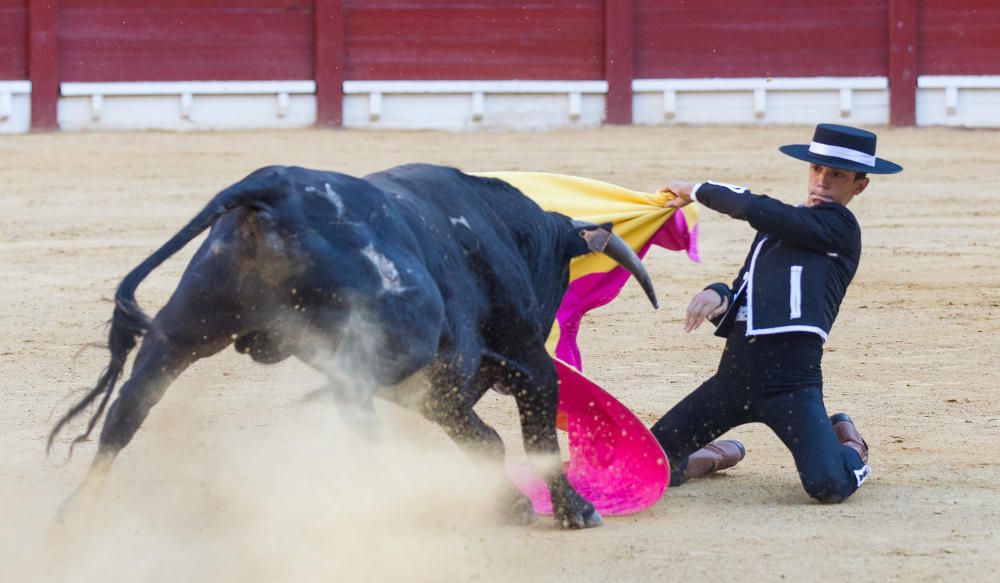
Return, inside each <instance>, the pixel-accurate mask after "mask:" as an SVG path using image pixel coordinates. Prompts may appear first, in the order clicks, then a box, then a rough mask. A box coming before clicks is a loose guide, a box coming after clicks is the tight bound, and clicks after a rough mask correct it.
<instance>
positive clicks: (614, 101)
mask: <svg viewBox="0 0 1000 583" xmlns="http://www.w3.org/2000/svg"><path fill="white" fill-rule="evenodd" d="M634 17H635V3H634V2H633V0H605V2H604V38H605V41H604V78H605V79H607V80H608V95H607V98H606V101H605V108H606V114H605V118H606V121H607V122H608V123H611V124H630V123H632V78H633V70H634V67H635V54H634V47H635V18H634Z"/></svg>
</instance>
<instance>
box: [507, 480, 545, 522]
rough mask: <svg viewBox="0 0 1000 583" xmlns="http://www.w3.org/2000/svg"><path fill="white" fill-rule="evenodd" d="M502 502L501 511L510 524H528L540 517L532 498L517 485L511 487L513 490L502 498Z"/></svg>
mask: <svg viewBox="0 0 1000 583" xmlns="http://www.w3.org/2000/svg"><path fill="white" fill-rule="evenodd" d="M500 503H501V507H500V513H501V515H502V516H503V519H504V522H506V523H508V524H515V525H519V526H526V525H529V524H531V523H533V522H535V521H536V520H537V519H538V515H536V514H535V509H534V507H533V506H532V505H531V500H529V499H528V497H527V496H525V495H524V494H522V493H521V491H520V490H518V489H517V488H516V487H511V491H510V492H508V493H507V494H506V495H504V496H503V497H502V498H501V500H500Z"/></svg>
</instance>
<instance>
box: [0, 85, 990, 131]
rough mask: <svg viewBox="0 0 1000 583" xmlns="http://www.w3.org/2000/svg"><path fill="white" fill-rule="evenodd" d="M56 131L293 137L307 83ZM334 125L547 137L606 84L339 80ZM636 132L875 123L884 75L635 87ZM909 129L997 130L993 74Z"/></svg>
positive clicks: (235, 91) (63, 110) (95, 98)
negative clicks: (339, 114)
mask: <svg viewBox="0 0 1000 583" xmlns="http://www.w3.org/2000/svg"><path fill="white" fill-rule="evenodd" d="M61 92H62V96H61V97H60V99H59V103H58V106H57V109H58V111H57V114H58V123H59V127H60V128H61V129H63V130H67V131H87V130H168V131H187V130H215V129H218V130H225V129H256V128H302V127H310V126H313V125H315V123H316V97H315V83H314V82H313V81H308V80H307V81H262V82H249V81H218V82H204V81H201V82H180V83H173V82H170V83H168V82H159V83H158V82H152V83H63V84H62V86H61ZM344 93H345V95H344V126H345V127H349V128H372V129H438V130H442V129H443V130H452V131H474V130H481V129H504V130H547V129H554V128H563V127H596V126H599V125H601V124H602V123H604V120H605V111H604V108H605V98H606V94H607V83H606V82H604V81H364V82H359V81H347V82H345V83H344ZM30 94H31V84H30V83H29V82H27V81H0V134H8V133H23V132H27V131H30V124H31V99H30ZM632 103H633V120H634V121H633V123H634V124H636V125H667V126H669V125H675V124H688V125H732V124H740V125H762V126H764V125H782V124H803V125H811V124H814V123H816V122H818V121H832V122H837V121H840V122H843V123H847V124H856V125H884V124H887V123H888V121H889V90H888V88H887V81H886V79H885V78H884V77H810V78H777V79H762V78H749V79H637V80H635V81H633V101H632ZM916 106H917V109H916V123H917V125H918V126H933V125H943V126H965V127H1000V76H921V77H920V78H919V79H918V88H917V95H916Z"/></svg>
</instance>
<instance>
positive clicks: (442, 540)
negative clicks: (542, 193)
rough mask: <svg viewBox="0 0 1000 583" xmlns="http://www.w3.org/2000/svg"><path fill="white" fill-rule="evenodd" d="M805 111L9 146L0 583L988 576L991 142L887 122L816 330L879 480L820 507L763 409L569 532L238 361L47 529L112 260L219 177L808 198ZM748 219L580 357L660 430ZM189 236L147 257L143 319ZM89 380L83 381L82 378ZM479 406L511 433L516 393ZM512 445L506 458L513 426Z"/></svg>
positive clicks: (409, 433) (600, 314)
mask: <svg viewBox="0 0 1000 583" xmlns="http://www.w3.org/2000/svg"><path fill="white" fill-rule="evenodd" d="M810 132H811V128H774V129H767V130H762V129H756V128H743V129H706V128H672V129H666V128H659V129H648V128H647V129H642V128H607V129H601V130H594V131H561V132H552V133H535V134H507V133H477V134H452V133H400V132H377V133H376V132H358V131H335V132H334V131H318V130H309V131H289V132H253V133H210V134H159V133H132V134H82V135H57V134H53V135H30V136H14V137H11V136H7V137H0V272H2V274H3V277H2V278H0V302H2V305H3V306H4V307H3V309H2V310H0V330H2V336H0V388H2V395H3V400H2V402H0V444H2V449H0V451H2V456H0V564H2V565H4V566H3V568H2V569H0V580H4V581H23V580H29V579H34V580H82V581H96V580H101V581H108V580H111V581H124V580H147V581H176V580H188V581H191V580H215V581H235V580H243V581H275V580H286V581H288V580H302V581H306V580H325V581H332V580H337V581H352V580H387V579H389V578H390V577H398V578H400V579H398V580H405V581H468V580H487V581H495V580H498V581H503V580H509V581H525V580H538V581H543V580H544V581H550V580H565V581H574V582H583V581H612V580H617V581H662V580H675V581H679V580H691V579H703V580H734V581H735V580H761V579H764V580H779V579H786V580H814V579H819V580H841V581H842V580H845V579H847V578H850V579H852V580H880V581H884V580H905V581H925V580H927V581H936V580H944V579H948V580H966V581H972V580H979V581H988V580H996V579H995V578H996V572H997V570H998V569H1000V487H998V483H1000V447H998V445H1000V391H998V390H997V389H998V380H1000V378H998V377H1000V374H998V372H1000V364H998V360H1000V349H998V346H1000V239H998V233H1000V196H998V194H997V192H996V188H995V187H994V182H995V178H996V175H995V170H996V164H997V160H998V159H1000V132H989V131H959V130H945V129H922V130H916V129H902V130H891V131H890V130H882V131H881V133H880V138H879V153H880V154H881V155H883V156H885V157H887V158H889V159H891V160H894V161H896V162H899V163H901V164H902V165H903V166H904V167H906V172H904V173H903V174H901V175H898V176H890V177H874V179H873V181H872V184H871V186H870V187H869V189H868V191H867V192H866V193H865V194H864V195H863V196H861V197H860V198H858V199H857V200H856V201H855V202H854V203H853V204H852V210H854V211H855V213H856V214H857V215H858V217H859V219H860V221H861V223H862V225H863V228H864V237H865V252H864V257H863V259H862V263H861V268H860V270H859V272H858V275H857V277H856V279H855V282H854V284H853V285H852V287H851V289H850V291H849V293H848V296H847V298H846V300H845V305H844V307H843V309H842V311H841V317H840V319H839V320H838V322H837V325H836V327H835V328H834V331H833V334H832V336H831V339H830V342H829V343H828V345H827V355H826V359H825V363H824V364H825V366H824V368H825V378H826V399H827V405H828V407H829V409H830V410H831V412H832V411H835V410H846V411H848V412H850V413H851V414H852V416H853V417H854V419H855V420H856V422H857V423H858V425H859V427H860V429H861V431H862V432H863V434H864V436H865V438H866V439H867V441H868V443H869V444H870V445H871V450H872V453H871V456H872V458H871V464H872V467H873V470H874V474H873V477H872V479H871V480H870V481H869V482H868V483H867V484H866V485H865V487H864V488H863V489H862V490H861V491H859V492H858V493H857V494H856V495H855V496H854V497H853V498H851V499H850V501H849V502H847V503H845V504H842V505H836V506H823V505H818V504H816V503H813V502H812V501H811V500H810V499H809V498H808V497H807V496H806V494H805V493H804V492H803V491H802V488H801V487H800V485H799V483H798V479H797V477H796V474H795V470H794V467H793V465H792V460H791V457H790V455H789V454H788V453H787V452H786V451H785V450H784V448H783V447H782V445H781V444H780V442H779V441H778V440H777V439H776V438H775V437H774V436H773V435H771V434H770V432H769V431H768V430H767V429H766V428H763V427H759V426H746V427H742V428H738V429H737V430H734V431H733V432H731V433H730V434H729V436H730V437H738V438H739V439H741V440H743V441H744V443H746V445H747V449H748V456H747V459H746V461H745V462H744V463H743V464H741V465H740V466H739V467H737V468H736V469H734V470H732V471H730V472H727V473H725V474H723V475H720V476H718V477H716V478H712V479H707V480H703V481H701V482H695V483H691V484H689V485H687V486H685V487H683V488H680V489H677V490H671V491H668V492H667V494H666V496H665V497H664V498H663V500H661V501H660V502H659V503H658V504H657V505H656V506H654V507H653V508H651V509H649V510H647V511H645V512H643V513H641V514H638V515H635V516H628V517H618V518H615V517H611V518H607V519H606V523H605V525H604V526H603V527H602V528H598V529H594V530H589V531H585V532H564V531H562V530H558V529H556V528H555V527H554V526H553V524H552V521H551V520H545V519H543V520H540V521H539V522H538V523H537V524H536V525H534V526H531V527H527V528H519V527H511V526H502V525H499V524H498V522H497V520H496V518H495V516H494V515H493V514H492V513H491V512H490V511H489V508H490V496H491V489H490V487H489V485H488V484H489V483H490V482H489V476H488V473H487V472H486V471H485V470H482V469H479V468H477V467H476V466H474V465H473V464H470V463H469V461H468V460H467V459H466V458H465V457H464V456H463V455H462V454H461V453H460V452H459V451H458V450H457V448H455V447H454V446H453V445H451V443H450V442H449V441H448V440H447V439H446V438H444V436H443V434H442V433H441V432H440V431H439V430H438V429H437V428H435V427H433V426H431V425H430V424H428V423H427V422H425V421H423V420H422V419H420V418H418V417H416V416H414V415H413V414H411V413H408V412H403V411H401V410H399V409H397V408H396V407H394V406H390V405H385V406H380V411H381V412H382V413H383V416H384V417H385V419H386V421H387V424H388V429H389V436H390V437H389V439H387V440H386V442H385V443H383V444H381V445H366V444H361V443H358V442H357V440H356V439H354V438H353V437H352V436H350V435H345V434H344V431H343V429H342V427H341V426H340V422H339V419H338V417H337V414H336V412H335V411H334V410H333V407H332V405H330V404H328V403H315V404H309V405H302V404H300V403H299V402H298V401H299V398H300V397H301V396H302V395H304V394H305V393H306V392H308V391H309V390H311V389H314V388H317V387H318V385H319V379H318V378H317V377H316V375H315V374H314V373H312V372H310V371H308V370H307V369H306V368H305V367H304V366H302V365H300V364H298V363H294V362H286V363H282V364H281V365H278V366H274V367H264V366H261V365H256V364H254V363H252V362H250V360H249V359H247V358H245V357H240V356H239V355H237V354H236V353H235V352H234V351H232V350H228V351H226V352H224V353H222V354H220V355H218V356H216V357H214V358H212V359H209V360H206V361H202V362H200V363H198V364H197V365H196V366H194V367H193V368H192V369H191V370H189V371H188V372H187V373H186V374H185V376H184V377H182V378H181V380H179V381H178V382H177V383H175V385H174V386H173V387H172V388H171V390H170V392H169V393H168V394H167V396H166V398H165V399H164V400H163V402H162V403H161V404H160V405H159V406H158V407H157V408H156V409H154V411H153V413H152V415H151V416H150V418H149V419H148V421H147V423H146V424H145V425H144V426H143V428H142V429H141V430H140V432H139V433H138V435H137V437H136V439H135V440H134V441H133V443H132V444H131V445H130V446H129V447H128V448H127V449H126V450H125V451H124V453H123V454H122V456H121V457H120V458H119V460H118V463H117V465H116V466H115V467H114V469H113V471H112V474H111V477H110V478H109V481H108V483H107V488H106V490H105V492H104V495H103V498H102V500H101V503H100V505H99V507H98V508H94V509H92V512H91V513H90V515H89V516H88V517H87V519H86V520H83V521H78V522H76V523H74V524H71V525H69V526H66V527H64V528H62V529H50V528H49V527H50V524H51V523H52V518H53V517H54V515H55V512H56V509H57V508H58V506H59V504H60V502H61V501H62V500H63V499H65V497H66V496H67V495H69V493H70V492H71V491H72V490H73V489H74V488H75V486H76V485H77V484H78V483H79V480H80V479H81V478H82V477H83V475H84V472H85V469H86V467H87V464H88V463H89V461H90V458H91V457H92V455H93V451H94V447H95V442H88V443H85V444H82V445H81V446H79V447H78V448H77V451H76V455H75V457H73V458H72V460H71V461H69V462H68V463H65V464H64V463H63V460H64V459H65V457H66V453H67V446H68V443H69V441H70V439H71V438H72V437H73V436H75V435H76V434H77V432H78V431H79V430H80V429H81V428H82V422H78V423H75V424H74V426H73V427H72V428H70V431H68V432H65V433H64V434H63V435H62V436H61V437H60V439H59V440H58V442H57V444H56V447H55V448H54V451H53V455H52V456H51V458H48V459H47V458H46V457H45V451H44V450H45V447H44V446H45V437H46V435H47V433H48V431H49V429H50V428H51V425H52V423H53V421H54V419H56V418H57V416H58V415H59V414H61V413H62V412H63V411H65V409H66V407H67V406H68V404H69V403H70V402H71V401H72V399H75V398H77V397H78V395H79V392H78V391H79V390H81V389H83V388H85V387H87V386H88V385H89V384H90V383H92V382H93V381H94V380H96V378H97V376H98V374H99V373H100V371H101V369H102V368H103V367H104V366H105V364H106V362H107V357H106V352H105V351H104V350H103V349H99V348H91V349H84V350H81V349H82V348H83V347H85V346H86V345H87V344H88V343H91V342H100V341H103V340H104V335H105V332H104V328H103V323H104V322H105V320H107V318H108V317H109V316H110V314H111V304H110V302H109V299H108V298H110V297H111V295H112V294H113V291H114V288H115V286H116V285H117V283H118V281H119V279H120V278H121V277H122V276H123V275H124V274H125V273H126V272H127V271H129V270H130V269H131V268H132V267H133V266H135V265H136V264H137V263H138V262H139V261H141V260H142V259H143V258H145V257H146V256H147V255H148V254H149V253H150V252H152V251H153V250H154V249H155V248H156V247H158V246H159V245H160V244H162V243H163V242H164V241H165V240H166V239H167V238H168V237H169V236H170V235H171V234H173V233H174V232H175V231H176V230H177V229H178V228H179V227H180V226H182V225H183V224H184V223H185V222H186V221H187V220H188V219H189V218H190V217H191V216H192V215H193V214H194V213H195V212H196V211H197V210H198V209H200V208H201V206H202V205H203V204H204V203H205V202H206V201H207V200H208V199H209V198H210V197H211V196H212V195H213V194H214V193H215V192H216V191H218V190H219V189H221V188H222V187H224V186H226V185H228V184H230V183H232V182H234V181H236V180H237V179H239V178H241V177H242V176H244V175H245V174H246V173H248V172H249V171H251V170H253V169H254V168H256V167H258V166H262V165H265V164H272V163H287V164H300V165H304V166H312V167H318V168H326V169H335V170H339V171H343V172H348V173H352V174H362V173H366V172H370V171H374V170H378V169H382V168H385V167H388V166H391V165H394V164H397V163H403V162H411V161H428V162H438V163H446V164H452V165H456V166H459V167H461V168H464V169H467V170H499V169H510V170H544V171H552V172H562V173H569V174H578V175H583V176H588V177H592V178H597V179H603V180H607V181H610V182H614V183H618V184H621V185H623V186H628V187H631V188H634V189H638V190H654V189H656V188H658V187H660V186H662V185H664V184H666V182H667V181H668V180H670V179H673V178H690V179H706V178H714V179H717V180H723V181H726V182H731V183H738V184H746V185H749V186H751V187H752V188H753V189H754V190H755V191H758V192H768V193H773V194H774V195H776V196H778V197H779V198H782V199H784V200H786V201H789V202H799V201H800V200H802V199H804V187H805V177H806V168H805V165H804V164H802V163H800V162H797V161H794V160H792V159H790V158H786V157H784V156H781V155H780V154H779V153H778V152H777V151H776V148H777V147H778V146H779V145H781V144H784V143H791V142H801V141H803V140H808V138H809V136H810ZM751 236H752V231H751V230H750V228H749V227H748V226H746V225H745V224H744V223H740V222H737V221H733V220H731V219H728V218H726V217H722V216H721V215H716V214H714V213H712V212H711V211H708V210H705V209H702V239H701V249H702V255H703V259H704V262H703V263H702V264H700V265H698V264H693V263H691V262H689V261H688V260H687V259H686V257H684V256H683V255H681V254H678V253H671V252H667V251H664V250H657V251H654V252H653V253H652V254H651V255H650V257H649V258H648V260H647V265H648V266H649V268H650V271H651V273H652V274H653V277H654V281H655V282H656V284H657V286H658V291H659V294H660V297H661V303H662V305H663V307H662V309H661V310H660V311H659V312H653V311H651V310H650V309H649V307H648V305H647V304H645V301H644V299H643V298H642V297H641V294H640V292H639V290H638V286H636V285H635V284H634V283H630V284H629V285H628V286H626V289H625V292H624V293H623V295H622V297H621V298H620V299H619V301H617V302H616V303H614V304H613V305H611V306H608V307H607V308H604V309H602V310H599V311H597V312H595V313H593V314H592V315H591V316H590V317H589V318H588V319H587V320H585V322H584V330H583V332H582V346H583V350H584V367H585V370H586V371H587V372H588V373H589V374H590V376H592V377H593V378H594V379H595V380H597V381H598V382H600V383H601V384H602V385H603V386H604V387H606V388H607V389H608V390H610V391H611V392H612V393H614V394H615V395H617V396H618V397H619V398H620V399H621V400H622V401H623V402H624V403H625V404H627V405H628V406H629V407H631V408H632V409H633V410H634V411H635V412H636V413H637V414H638V415H639V416H640V417H641V418H642V419H643V420H644V421H647V422H649V423H652V422H653V421H654V420H655V419H657V418H658V416H659V415H660V414H662V413H663V412H664V411H665V410H666V409H667V408H668V407H670V406H671V405H672V404H673V403H675V402H677V401H678V400H679V399H680V398H681V397H683V396H684V395H685V394H686V393H687V392H688V391H690V390H692V389H693V388H694V387H695V386H696V385H697V384H698V383H700V382H701V380H703V379H704V378H706V377H707V376H708V375H709V374H711V373H712V371H713V370H714V365H715V364H716V362H717V359H718V356H719V352H720V350H721V347H722V343H721V340H719V339H717V338H715V337H713V336H712V335H711V333H710V332H709V330H708V329H705V328H702V329H699V330H697V331H696V332H694V333H692V334H690V335H686V334H685V333H684V332H683V330H682V329H681V316H682V314H683V310H684V307H685V306H686V305H687V302H688V299H689V297H690V295H691V294H692V293H694V292H696V291H698V290H700V289H701V287H702V286H703V285H704V284H705V283H708V282H710V281H716V280H720V279H725V280H728V279H730V278H731V277H732V275H733V274H735V272H736V270H737V269H738V267H739V264H740V262H741V261H742V259H743V257H744V254H745V252H746V249H747V247H748V245H749V242H750V238H751ZM194 248H195V245H191V246H189V248H188V249H186V250H185V251H184V252H183V253H181V254H180V255H179V256H178V257H176V258H174V259H172V260H171V261H169V262H168V263H167V264H165V265H164V266H163V267H162V268H160V270H158V271H157V272H155V273H154V275H153V276H152V277H150V278H149V279H148V280H147V281H146V283H145V284H144V285H143V286H142V287H141V288H140V290H139V292H140V293H139V300H140V303H141V304H142V305H144V306H145V307H146V309H147V311H149V312H151V313H152V312H155V310H156V309H158V307H159V306H160V305H162V303H163V301H164V300H165V299H166V297H167V295H168V294H169V293H170V292H171V290H172V289H173V286H174V285H175V283H176V281H177V278H178V276H179V275H180V272H181V270H182V269H183V267H184V265H185V263H186V260H187V259H188V258H189V257H190V255H191V253H192V252H193V250H194ZM74 391H76V392H74ZM480 410H481V412H482V413H483V414H484V416H486V417H487V418H488V419H489V420H490V421H491V422H492V423H493V424H494V425H495V426H496V427H497V428H498V429H499V430H500V431H501V433H502V434H503V436H504V438H505V440H506V441H507V442H508V444H516V443H517V442H519V439H520V438H519V432H518V430H517V429H516V424H515V419H516V417H515V414H514V405H513V401H512V400H507V399H505V398H502V397H499V396H494V395H489V396H488V397H487V398H486V399H484V402H483V403H482V404H481V406H480ZM511 449H516V445H512V446H511Z"/></svg>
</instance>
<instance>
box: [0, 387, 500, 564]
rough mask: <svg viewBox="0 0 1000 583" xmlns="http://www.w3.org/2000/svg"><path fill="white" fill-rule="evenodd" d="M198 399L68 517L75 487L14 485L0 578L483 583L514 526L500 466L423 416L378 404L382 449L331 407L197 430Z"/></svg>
mask: <svg viewBox="0 0 1000 583" xmlns="http://www.w3.org/2000/svg"><path fill="white" fill-rule="evenodd" d="M195 390H196V389H195V388H193V387H190V386H188V387H182V388H181V389H180V391H179V393H180V396H179V398H178V399H175V400H174V403H173V404H172V405H170V404H168V405H167V406H166V407H165V409H166V410H158V409H154V411H153V413H152V414H151V416H150V419H149V420H148V421H149V422H148V423H147V424H146V426H144V428H143V429H142V430H140V432H139V434H138V436H137V438H136V440H135V441H134V442H133V443H132V445H130V446H129V447H128V448H126V449H125V450H124V452H123V454H122V455H121V456H120V458H119V460H118V463H116V465H115V467H113V468H112V471H111V473H110V475H109V477H108V480H107V481H106V483H105V484H104V487H103V489H102V491H101V492H100V495H99V496H97V497H96V499H94V500H89V501H84V502H78V503H76V504H75V505H73V506H71V508H72V512H69V513H68V514H67V515H66V516H67V517H66V518H65V519H64V520H63V521H62V522H57V521H55V520H54V519H55V517H56V515H57V509H58V508H59V505H60V504H61V503H62V500H63V499H64V498H65V497H66V496H67V495H68V494H69V490H64V491H63V490H58V489H55V488H53V489H51V490H46V491H43V492H40V491H37V489H36V490H30V489H27V488H24V487H22V486H18V484H17V481H16V480H4V479H3V478H0V515H2V516H3V521H2V524H0V564H3V565H4V566H5V567H4V569H3V571H4V572H5V573H6V574H5V575H3V576H0V579H3V580H10V581H26V580H62V581H68V580H79V581H90V580H101V581H124V580H144V581H166V580H170V581H176V580H189V581H191V580H197V581H211V580H226V581H232V580H240V581H276V580H286V581H291V580H294V581H310V580H324V581H330V580H336V581H372V580H387V579H391V578H399V579H400V580H406V581H444V580H472V579H476V578H478V577H481V576H483V575H484V573H483V569H484V568H485V567H486V565H485V562H484V557H483V555H482V541H483V539H484V537H487V536H488V531H490V530H491V529H497V528H513V527H504V526H502V524H501V519H500V518H499V512H498V507H497V502H496V500H497V495H498V494H497V493H498V486H499V484H500V481H499V480H498V479H497V478H498V476H497V472H496V471H495V468H493V469H488V468H487V466H485V465H484V464H481V463H476V462H475V461H474V460H470V459H469V458H468V457H467V456H466V455H465V454H464V453H463V452H460V451H459V450H458V448H456V447H455V446H454V445H452V444H451V443H450V442H449V441H447V439H444V438H443V436H442V435H438V434H441V432H440V430H439V429H437V428H436V427H435V426H433V425H431V424H430V423H429V422H427V421H425V420H423V419H422V418H420V417H419V416H417V415H415V414H412V413H409V412H404V411H401V410H399V409H398V408H396V407H395V406H392V405H383V404H380V405H379V416H380V417H381V418H382V419H383V420H384V421H386V422H385V423H383V425H382V428H381V431H380V437H379V439H378V440H377V441H371V440H369V439H365V438H362V437H360V436H359V435H358V434H357V433H355V432H353V431H351V430H349V429H347V428H346V426H345V423H344V421H343V420H342V419H341V417H340V415H338V413H337V411H336V406H335V405H334V404H333V403H332V400H320V401H316V402H309V403H306V404H298V403H296V404H287V405H286V406H284V407H279V408H278V409H277V410H272V411H270V412H264V411H258V412H257V413H255V414H252V415H251V416H250V418H249V419H247V420H245V421H246V422H245V423H244V424H241V425H236V426H234V424H233V423H231V422H228V421H226V420H225V419H223V420H222V421H221V422H220V423H219V424H218V426H217V430H215V431H213V430H212V429H211V428H209V429H208V430H207V431H205V428H198V429H197V431H192V430H189V429H190V428H188V427H183V425H184V424H185V423H188V424H190V423H191V422H190V420H185V417H187V416H188V413H190V411H191V408H192V406H194V405H193V404H192V403H185V404H177V402H179V401H181V400H188V399H191V398H192V396H193V393H194V391H195ZM191 400H193V401H197V400H198V399H197V397H194V398H193V399H191ZM158 415H159V416H160V417H161V418H160V419H158V420H157V421H156V422H155V423H154V422H152V421H153V419H154V418H156V417H157V416H158ZM178 425H180V426H181V428H178ZM196 425H197V424H196ZM91 452H92V444H87V445H85V446H81V447H80V448H78V452H77V454H76V455H77V456H78V457H83V458H88V459H87V461H89V456H90V455H92V453H91ZM50 465H54V464H50ZM73 465H74V466H75V467H74V473H75V474H76V475H77V476H78V478H82V475H83V471H82V468H83V465H84V464H79V463H74V464H73ZM33 471H37V470H33ZM52 471H53V472H55V471H56V470H52ZM0 472H2V474H0V476H13V475H15V474H16V468H4V467H3V464H2V463H0ZM8 577H9V578H8Z"/></svg>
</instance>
